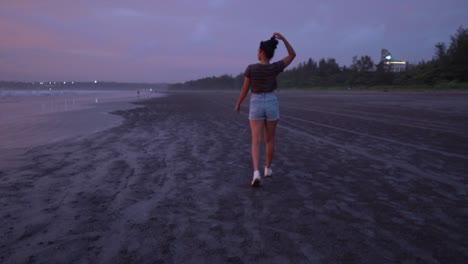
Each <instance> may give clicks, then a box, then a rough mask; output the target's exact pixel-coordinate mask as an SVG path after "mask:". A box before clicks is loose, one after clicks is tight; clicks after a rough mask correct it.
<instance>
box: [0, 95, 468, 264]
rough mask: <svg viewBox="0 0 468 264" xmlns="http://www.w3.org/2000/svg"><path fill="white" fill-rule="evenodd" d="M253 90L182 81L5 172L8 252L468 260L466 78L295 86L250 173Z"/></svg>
mask: <svg viewBox="0 0 468 264" xmlns="http://www.w3.org/2000/svg"><path fill="white" fill-rule="evenodd" d="M237 96H238V93H237V92H236V93H219V92H206V93H191V94H189V93H174V94H171V95H170V96H168V97H166V98H158V99H152V100H149V101H146V102H143V103H140V106H143V107H141V108H136V109H133V110H126V111H120V112H117V114H118V115H120V116H122V117H123V118H124V122H123V124H122V125H120V126H118V127H114V128H111V129H108V130H106V131H102V132H98V133H95V134H92V135H90V136H88V137H86V138H81V139H75V140H65V141H61V142H56V143H52V144H49V145H45V146H39V147H36V148H32V149H30V150H29V151H28V152H27V153H25V154H24V155H22V156H21V162H20V163H19V164H18V166H14V167H12V168H3V169H1V171H0V206H1V211H0V234H1V237H0V262H1V263H159V262H166V263H465V262H464V261H466V259H468V224H467V222H468V199H467V192H468V176H467V175H468V166H467V164H468V94H467V93H444V94H442V93H377V92H376V93H335V92H330V93H302V92H288V93H285V92H282V93H280V94H279V96H280V106H281V115H282V120H281V121H280V126H279V128H278V134H277V151H276V157H275V160H274V163H273V170H274V177H273V178H272V179H266V180H263V181H262V183H261V184H262V185H261V187H260V188H258V189H254V188H251V187H250V186H249V183H250V180H251V176H252V170H251V159H250V130H249V128H248V122H247V117H246V115H245V113H246V112H247V110H248V100H247V101H246V102H244V104H243V107H242V112H243V113H241V114H240V115H237V114H236V113H234V111H233V108H234V104H235V101H236V99H237Z"/></svg>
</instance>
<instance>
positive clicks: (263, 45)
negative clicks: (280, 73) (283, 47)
mask: <svg viewBox="0 0 468 264" xmlns="http://www.w3.org/2000/svg"><path fill="white" fill-rule="evenodd" d="M276 46H278V40H276V38H275V37H271V38H270V39H269V40H266V41H261V42H260V49H261V50H263V52H265V55H266V56H267V58H268V59H271V58H273V56H274V55H275V49H276Z"/></svg>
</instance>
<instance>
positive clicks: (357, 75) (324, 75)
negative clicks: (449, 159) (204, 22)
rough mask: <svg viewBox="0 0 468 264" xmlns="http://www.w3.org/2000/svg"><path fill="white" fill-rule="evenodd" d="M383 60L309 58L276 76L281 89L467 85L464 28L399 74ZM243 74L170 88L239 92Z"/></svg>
mask: <svg viewBox="0 0 468 264" xmlns="http://www.w3.org/2000/svg"><path fill="white" fill-rule="evenodd" d="M394 67H395V65H391V64H386V63H385V61H384V60H381V61H380V62H378V63H375V62H374V61H373V60H372V58H371V57H370V56H368V55H363V56H354V57H353V61H352V64H351V65H350V66H349V67H347V66H340V65H339V64H338V63H337V62H336V60H335V59H334V58H322V59H320V60H318V61H316V60H314V59H312V58H309V59H308V60H307V61H305V62H301V63H299V65H298V66H296V67H294V68H292V69H288V70H286V71H284V72H283V73H282V74H280V76H279V85H280V87H281V88H314V87H351V88H352V87H372V86H402V87H403V86H418V85H421V86H435V85H441V87H444V85H445V86H450V85H451V84H460V83H462V84H463V83H466V82H468V29H465V28H463V27H460V28H458V30H457V31H456V33H455V34H454V35H453V36H451V38H450V45H449V46H448V47H447V46H446V44H445V43H442V42H439V43H437V44H436V45H435V54H434V57H433V58H432V59H431V60H428V61H421V62H419V63H418V64H406V65H405V69H404V70H403V71H395V69H394ZM243 78H244V77H243V73H240V74H239V75H237V76H231V75H227V74H225V75H222V76H218V77H214V76H213V77H206V78H201V79H197V80H192V81H187V82H184V83H176V84H172V85H170V87H171V88H173V89H240V87H241V86H242V82H243Z"/></svg>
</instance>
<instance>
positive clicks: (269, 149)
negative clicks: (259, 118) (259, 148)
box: [265, 121, 278, 168]
mask: <svg viewBox="0 0 468 264" xmlns="http://www.w3.org/2000/svg"><path fill="white" fill-rule="evenodd" d="M277 124H278V121H265V145H266V164H265V166H266V167H267V168H270V167H271V162H272V161H273V154H274V152H275V133H276V125H277Z"/></svg>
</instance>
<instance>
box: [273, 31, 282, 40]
mask: <svg viewBox="0 0 468 264" xmlns="http://www.w3.org/2000/svg"><path fill="white" fill-rule="evenodd" d="M273 37H275V38H277V39H279V40H284V37H283V35H281V34H280V33H278V32H275V33H273Z"/></svg>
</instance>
